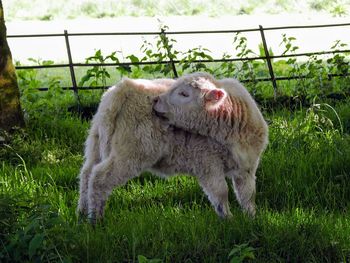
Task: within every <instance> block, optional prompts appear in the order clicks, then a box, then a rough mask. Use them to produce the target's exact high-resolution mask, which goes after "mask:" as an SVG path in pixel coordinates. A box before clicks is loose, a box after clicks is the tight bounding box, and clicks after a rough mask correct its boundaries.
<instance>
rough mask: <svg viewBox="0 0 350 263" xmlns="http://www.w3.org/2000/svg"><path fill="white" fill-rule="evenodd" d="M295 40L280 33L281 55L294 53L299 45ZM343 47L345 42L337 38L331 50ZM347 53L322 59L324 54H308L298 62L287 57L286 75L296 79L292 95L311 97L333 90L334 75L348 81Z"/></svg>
mask: <svg viewBox="0 0 350 263" xmlns="http://www.w3.org/2000/svg"><path fill="white" fill-rule="evenodd" d="M295 41H296V38H295V37H287V36H286V34H283V35H282V42H281V45H284V47H285V50H284V52H283V53H282V55H287V54H288V55H290V54H296V50H298V49H299V47H298V46H297V45H296V44H295ZM345 47H347V44H345V43H342V42H341V41H340V40H337V41H335V43H334V45H332V47H331V50H332V51H334V52H337V51H339V50H341V49H344V48H345ZM347 55H348V54H347V53H334V55H332V56H331V57H329V58H328V59H324V55H310V56H308V57H307V59H306V60H304V61H300V62H299V61H297V59H296V58H295V57H292V58H288V59H287V61H286V63H287V64H288V65H289V69H288V76H290V77H294V78H296V79H297V85H295V88H294V95H296V96H304V97H310V96H311V97H312V96H314V95H315V94H319V95H325V94H327V93H330V92H333V91H334V90H335V87H336V86H339V85H336V82H337V81H336V80H335V78H334V77H336V76H341V77H342V80H341V82H342V83H344V82H345V83H349V76H348V74H349V67H350V61H349V59H348V58H347ZM342 91H344V90H343V89H342Z"/></svg>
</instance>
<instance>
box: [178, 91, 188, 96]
mask: <svg viewBox="0 0 350 263" xmlns="http://www.w3.org/2000/svg"><path fill="white" fill-rule="evenodd" d="M179 95H180V96H182V97H188V96H189V94H188V93H187V92H184V91H181V92H179Z"/></svg>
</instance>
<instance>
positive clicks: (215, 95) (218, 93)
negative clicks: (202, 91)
mask: <svg viewBox="0 0 350 263" xmlns="http://www.w3.org/2000/svg"><path fill="white" fill-rule="evenodd" d="M224 96H225V92H224V91H223V90H221V89H212V90H209V91H208V92H207V94H206V95H205V99H206V100H207V101H211V102H217V101H219V100H221V99H222V98H223V97H224Z"/></svg>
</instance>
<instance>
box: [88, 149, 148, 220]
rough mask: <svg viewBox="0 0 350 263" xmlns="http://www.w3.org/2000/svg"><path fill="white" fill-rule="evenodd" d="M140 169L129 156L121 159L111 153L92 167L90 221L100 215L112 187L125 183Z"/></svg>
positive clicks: (89, 189) (89, 188)
mask: <svg viewBox="0 0 350 263" xmlns="http://www.w3.org/2000/svg"><path fill="white" fill-rule="evenodd" d="M140 171H141V169H139V168H138V166H137V164H136V163H135V162H132V161H131V160H130V159H129V158H125V159H124V158H123V159H121V158H118V157H117V156H115V155H113V154H111V155H110V156H109V157H108V158H107V159H106V160H104V161H102V162H101V163H99V164H98V165H96V166H95V167H94V168H93V170H92V175H91V178H90V181H89V187H88V199H89V200H88V201H89V213H88V216H89V220H90V221H91V223H95V221H96V219H98V218H101V217H102V215H103V210H104V206H105V202H106V200H107V198H108V196H109V195H110V193H111V192H112V190H113V188H115V187H116V186H119V185H123V184H125V183H126V182H127V181H128V180H130V179H131V178H133V177H135V176H137V175H138V174H139V173H140Z"/></svg>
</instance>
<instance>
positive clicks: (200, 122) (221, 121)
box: [153, 73, 268, 215]
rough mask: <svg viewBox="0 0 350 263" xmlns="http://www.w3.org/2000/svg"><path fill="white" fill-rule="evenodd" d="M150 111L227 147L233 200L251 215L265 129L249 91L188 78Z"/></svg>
mask: <svg viewBox="0 0 350 263" xmlns="http://www.w3.org/2000/svg"><path fill="white" fill-rule="evenodd" d="M153 109H154V111H155V112H156V115H157V116H159V117H160V118H161V119H163V121H166V123H169V124H171V125H174V126H176V127H178V128H181V129H184V130H187V131H189V132H192V133H197V134H201V135H203V136H208V137H210V138H212V139H214V140H216V141H217V142H219V143H220V144H222V145H223V146H225V147H227V149H228V150H229V151H230V152H231V154H232V156H233V159H234V162H235V163H236V164H237V166H236V169H235V170H233V171H231V178H232V180H233V186H234V190H235V193H236V197H237V199H238V201H239V202H240V204H241V206H242V207H243V209H244V210H245V211H247V212H248V213H249V214H251V215H254V214H255V192H256V189H255V188H256V186H255V172H256V169H257V167H258V164H259V159H260V156H261V154H262V152H263V151H264V149H265V148H266V145H267V142H268V127H267V124H266V122H265V120H264V118H263V116H262V114H261V112H260V110H259V109H258V107H257V105H256V103H255V101H254V100H253V98H252V97H251V96H250V94H249V93H248V91H247V90H246V89H245V88H244V87H243V86H242V85H241V84H240V83H239V82H238V81H237V80H235V79H223V80H216V79H214V78H213V77H212V76H211V75H209V74H207V73H193V74H189V75H186V76H184V77H182V78H179V79H178V80H177V81H176V82H175V83H173V85H172V88H171V89H170V90H169V91H168V92H166V93H164V94H162V95H160V96H159V97H157V98H155V101H154V106H153Z"/></svg>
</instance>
